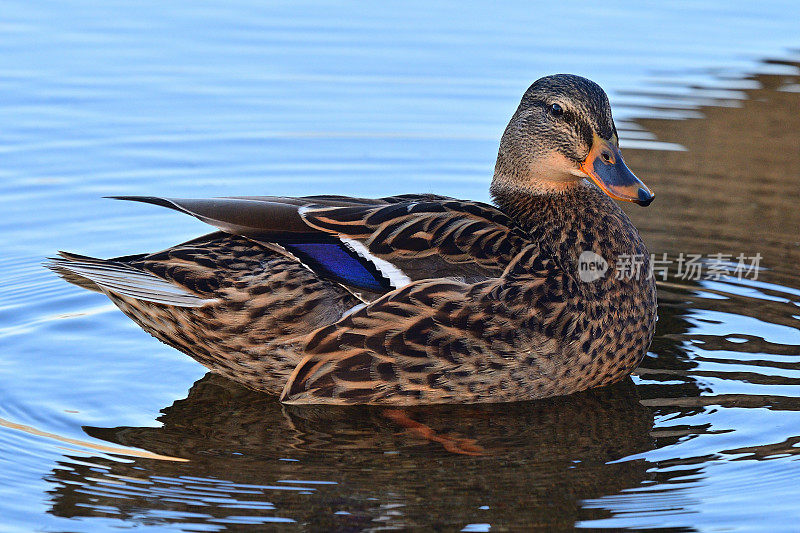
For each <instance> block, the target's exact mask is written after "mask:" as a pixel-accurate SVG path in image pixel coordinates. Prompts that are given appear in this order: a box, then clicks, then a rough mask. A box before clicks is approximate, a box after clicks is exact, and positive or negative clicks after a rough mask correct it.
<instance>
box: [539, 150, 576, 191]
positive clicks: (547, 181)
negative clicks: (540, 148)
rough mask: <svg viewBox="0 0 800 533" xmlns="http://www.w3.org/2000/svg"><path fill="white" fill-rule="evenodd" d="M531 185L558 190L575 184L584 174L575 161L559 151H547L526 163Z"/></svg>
mask: <svg viewBox="0 0 800 533" xmlns="http://www.w3.org/2000/svg"><path fill="white" fill-rule="evenodd" d="M528 177H529V179H530V182H531V185H533V186H535V187H536V188H538V189H547V190H558V189H563V188H566V187H571V186H573V185H575V183H576V182H577V181H579V180H580V179H582V178H585V177H586V175H585V174H584V173H582V172H581V171H580V168H579V166H578V164H577V163H575V161H573V160H571V159H570V158H568V157H567V156H565V155H564V154H562V153H560V152H547V153H545V154H542V155H541V156H539V157H538V158H537V159H536V160H534V161H531V162H530V164H529V165H528Z"/></svg>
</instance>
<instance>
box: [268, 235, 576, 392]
mask: <svg viewBox="0 0 800 533" xmlns="http://www.w3.org/2000/svg"><path fill="white" fill-rule="evenodd" d="M521 257H522V261H524V262H525V263H526V264H525V265H523V268H524V269H525V271H526V272H529V273H530V274H525V275H524V279H523V278H520V279H519V280H517V282H516V283H515V284H508V283H504V282H503V280H502V279H494V280H488V281H485V282H482V283H477V284H471V285H470V284H464V283H459V282H455V281H450V280H443V279H440V280H428V281H417V282H414V283H412V284H410V285H408V286H406V287H405V288H403V289H401V290H398V291H394V292H392V293H390V294H387V295H385V296H383V297H381V298H380V299H378V300H376V301H375V302H372V303H371V304H369V305H367V306H366V307H364V308H362V309H360V310H357V311H355V312H353V313H352V314H350V315H348V316H346V317H344V318H342V319H341V320H339V321H338V322H336V323H334V324H331V325H329V326H326V327H324V328H321V329H319V330H317V331H316V332H314V333H313V334H312V335H311V336H310V337H309V338H308V339H307V341H306V345H305V349H304V352H305V354H306V355H305V356H304V358H303V360H302V361H301V362H300V364H299V365H298V366H297V368H296V369H295V370H294V372H293V373H292V375H291V376H290V378H289V380H288V382H287V384H286V386H285V388H284V390H283V394H282V396H281V400H282V401H284V402H287V403H293V404H322V403H326V404H351V403H359V404H360V403H369V404H382V405H411V404H417V403H461V402H463V403H472V402H481V401H515V400H519V399H522V398H530V397H535V396H536V393H537V390H538V389H541V388H543V387H547V386H550V387H552V385H553V384H552V383H551V382H550V381H552V380H551V379H550V378H549V377H548V373H549V370H550V369H548V368H546V364H547V363H548V362H549V361H550V359H549V357H547V356H548V354H556V353H559V350H560V349H561V347H560V346H559V344H558V343H559V342H561V341H560V339H561V338H562V334H563V332H564V329H565V328H568V327H569V326H568V325H569V324H570V323H571V320H570V317H569V313H568V312H567V311H565V309H566V305H565V304H564V298H563V296H564V293H563V287H564V285H563V283H562V281H563V279H562V277H561V274H560V273H559V271H558V269H556V268H554V267H553V265H551V264H550V263H549V261H548V260H547V259H543V258H542V256H541V254H539V253H538V251H537V250H536V247H535V245H531V246H530V247H529V253H528V252H523V253H522V254H521ZM517 261H518V260H515V263H516V262H517ZM521 345H527V346H532V347H533V351H531V352H530V353H527V354H526V353H520V350H519V346H521ZM540 356H541V357H540ZM542 365H545V366H542Z"/></svg>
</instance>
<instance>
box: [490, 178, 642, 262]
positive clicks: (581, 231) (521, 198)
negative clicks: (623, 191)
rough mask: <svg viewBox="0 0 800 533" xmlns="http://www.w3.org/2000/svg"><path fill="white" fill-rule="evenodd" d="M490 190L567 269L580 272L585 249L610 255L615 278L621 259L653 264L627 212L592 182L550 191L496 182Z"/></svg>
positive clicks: (513, 217) (543, 247) (512, 216)
mask: <svg viewBox="0 0 800 533" xmlns="http://www.w3.org/2000/svg"><path fill="white" fill-rule="evenodd" d="M491 193H492V197H493V198H494V201H495V203H496V204H497V205H498V206H499V207H500V208H501V209H502V210H503V211H504V212H505V213H506V214H508V215H509V216H510V217H511V218H512V219H513V220H514V221H515V222H516V223H517V224H518V225H519V226H520V227H521V228H522V229H523V230H525V231H526V232H527V233H529V234H530V236H531V239H532V240H533V241H534V242H537V243H539V245H540V247H541V248H542V249H543V251H545V252H546V253H548V254H549V255H550V256H551V257H552V258H553V260H555V261H556V262H557V263H558V264H559V266H561V267H562V269H563V270H564V271H565V272H571V273H577V265H578V259H579V257H580V256H581V254H582V253H583V252H586V251H590V252H593V253H595V254H598V255H599V256H601V257H602V258H603V259H605V260H606V261H607V263H608V267H609V269H610V274H611V275H612V276H613V275H614V269H615V267H616V265H617V264H618V261H620V260H622V261H625V260H626V258H629V257H632V256H638V257H640V258H641V259H640V260H641V261H642V262H643V265H642V267H646V268H649V267H648V265H649V256H648V255H647V249H646V247H645V246H644V243H643V242H642V239H641V237H640V236H639V232H638V231H636V228H635V227H634V226H633V224H632V223H631V221H630V219H629V218H628V216H627V215H626V214H625V213H624V212H623V211H622V209H620V208H619V206H618V205H617V204H616V203H615V202H614V201H613V200H611V199H610V198H609V197H608V196H606V195H605V194H603V192H602V191H600V190H599V189H598V188H597V187H594V186H593V185H591V184H589V183H587V182H583V183H579V184H576V185H575V186H573V187H569V188H567V189H565V190H563V191H559V192H556V193H552V192H548V193H546V194H535V193H533V192H531V191H528V190H520V189H517V188H514V187H507V186H504V185H495V184H493V185H492V188H491ZM632 260H634V261H635V260H637V259H632ZM643 274H644V275H647V272H646V271H645V272H643Z"/></svg>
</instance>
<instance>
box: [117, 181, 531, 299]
mask: <svg viewBox="0 0 800 533" xmlns="http://www.w3.org/2000/svg"><path fill="white" fill-rule="evenodd" d="M119 198H120V199H125V200H134V201H139V202H146V203H151V204H156V205H160V206H164V207H169V208H171V209H175V210H177V211H181V212H183V213H186V214H190V215H192V216H194V217H196V218H198V219H200V220H202V221H204V222H206V223H208V224H211V225H213V226H216V227H217V228H219V229H221V230H223V231H225V232H227V233H231V234H235V235H241V236H244V237H247V238H250V239H253V240H256V241H259V242H271V243H277V244H280V245H281V246H284V247H285V248H286V249H287V250H289V251H290V252H291V253H293V254H295V255H296V256H297V257H298V259H300V260H301V261H302V262H304V263H305V264H307V265H308V266H309V268H311V269H312V270H314V271H315V272H318V273H319V274H320V275H322V276H326V277H331V278H333V279H335V280H337V281H339V282H341V283H343V284H344V285H346V286H350V287H352V288H354V289H359V290H365V291H369V292H372V293H376V294H384V293H386V292H389V291H391V290H394V289H397V288H400V287H403V286H405V285H407V284H408V283H410V282H412V281H415V280H422V279H433V278H455V279H459V280H463V281H466V282H470V283H471V282H477V281H481V280H484V279H489V278H493V277H497V276H499V275H501V274H502V272H503V270H504V269H505V267H506V266H507V265H508V263H509V262H510V261H511V259H512V258H513V257H514V256H515V255H516V254H517V253H519V251H520V250H521V249H522V248H523V247H524V246H525V245H526V244H528V243H529V242H528V240H527V239H526V236H525V234H524V233H523V232H521V231H520V230H519V229H518V228H516V227H515V226H514V224H513V223H512V221H511V220H510V219H509V218H508V217H507V216H506V215H505V214H503V213H502V212H501V211H500V210H498V209H497V208H495V207H493V206H491V205H488V204H484V203H481V202H473V201H465V200H456V199H453V198H448V197H443V196H433V195H403V196H393V197H387V198H379V199H365V198H349V197H342V196H311V197H303V198H284V197H270V196H262V197H234V198H212V199H178V198H159V197H130V196H128V197H119Z"/></svg>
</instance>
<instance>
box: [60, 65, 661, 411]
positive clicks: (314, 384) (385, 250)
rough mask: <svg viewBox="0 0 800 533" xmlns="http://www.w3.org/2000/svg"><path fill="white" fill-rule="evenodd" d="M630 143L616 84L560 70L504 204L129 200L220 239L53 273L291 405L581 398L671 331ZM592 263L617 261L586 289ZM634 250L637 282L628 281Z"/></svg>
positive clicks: (505, 166) (540, 93) (525, 110)
mask: <svg viewBox="0 0 800 533" xmlns="http://www.w3.org/2000/svg"><path fill="white" fill-rule="evenodd" d="M617 144H618V143H617V136H616V129H615V128H614V124H613V120H612V119H611V111H610V107H609V105H608V99H607V98H606V96H605V93H604V92H603V91H602V89H600V88H599V87H598V86H597V85H596V84H594V83H593V82H591V81H589V80H586V79H584V78H579V77H577V76H570V75H557V76H549V77H546V78H542V79H540V80H538V81H537V82H536V83H534V84H533V85H532V86H531V88H530V89H529V90H528V91H527V92H526V93H525V96H524V97H523V99H522V102H521V104H520V106H519V109H518V110H517V112H516V113H515V114H514V117H512V120H511V122H510V123H509V126H508V128H507V129H506V132H505V134H504V135H503V139H502V142H501V147H500V152H499V155H498V162H497V167H496V170H495V177H494V180H493V182H492V189H491V190H492V195H493V197H494V199H495V202H496V204H497V206H492V205H489V204H484V203H481V202H474V201H465V200H457V199H453V198H447V197H442V196H434V195H405V196H396V197H389V198H382V199H374V200H371V199H356V198H346V197H337V196H316V197H306V198H280V197H246V198H223V199H210V200H179V199H164V198H154V197H133V198H128V199H133V200H138V201H144V202H148V203H154V204H157V205H162V206H166V207H170V208H173V209H176V210H179V211H182V212H184V213H187V214H191V215H193V216H196V217H197V218H200V219H201V220H203V221H205V222H208V223H210V224H212V225H215V226H217V228H219V229H220V230H222V231H220V232H217V233H212V234H210V235H206V236H204V237H201V238H199V239H195V240H193V241H190V242H187V243H184V244H181V245H178V246H175V247H172V248H170V249H168V250H165V251H163V252H159V253H156V254H150V255H138V256H129V257H123V258H117V259H111V260H100V259H93V258H88V257H83V256H78V255H74V254H66V253H62V255H61V257H60V258H56V259H53V260H52V262H51V263H50V265H49V266H50V267H51V268H52V269H54V270H56V271H57V272H59V273H60V274H61V275H63V276H64V277H65V278H66V279H67V280H68V281H71V282H73V283H76V284H78V285H81V286H83V287H85V288H89V289H93V290H99V291H102V292H104V293H105V294H106V295H108V296H109V297H110V298H111V300H112V301H113V302H114V303H115V304H116V305H117V306H119V307H120V309H122V310H123V311H124V312H125V313H126V314H127V315H128V316H129V317H131V318H132V319H133V320H134V321H136V322H137V323H138V324H139V325H141V326H142V327H143V328H144V329H145V330H146V331H148V332H149V333H151V334H152V335H153V336H155V337H156V338H158V339H159V340H161V341H163V342H165V343H167V344H169V345H171V346H173V347H175V348H177V349H179V350H181V351H183V352H185V353H187V354H188V355H190V356H191V357H193V358H195V359H196V360H197V361H199V362H201V363H202V364H204V365H206V366H207V367H208V368H210V369H211V370H213V371H215V372H217V373H220V374H222V375H225V376H227V377H229V378H231V379H233V380H235V381H238V382H240V383H243V384H244V385H246V386H248V387H251V388H254V389H257V390H262V391H265V392H268V393H271V394H280V395H281V399H282V400H283V401H285V402H289V403H332V404H347V403H375V404H386V405H409V404H418V403H445V402H447V403H469V402H504V401H517V400H527V399H532V398H542V397H547V396H554V395H560V394H569V393H572V392H576V391H580V390H584V389H587V388H590V387H596V386H599V385H604V384H607V383H611V382H614V381H617V380H619V379H621V378H623V377H624V376H626V375H627V374H629V373H630V372H631V371H632V370H633V369H634V368H635V367H636V365H637V364H638V363H639V361H640V360H641V358H642V357H643V355H644V353H645V352H646V350H647V347H648V346H649V344H650V340H651V338H652V335H653V329H654V325H655V320H656V298H655V285H654V283H653V280H652V278H651V277H649V276H648V275H647V273H648V261H649V257H648V254H647V250H646V249H645V246H644V244H643V243H642V240H641V238H640V237H639V234H638V232H637V231H636V228H634V227H633V225H632V224H631V222H630V220H629V219H628V217H627V216H626V215H625V214H624V213H623V211H622V210H621V209H620V208H619V207H618V206H617V205H616V204H615V203H614V202H613V201H611V199H610V198H609V195H610V196H613V197H615V198H617V199H623V200H630V201H635V202H637V203H640V204H642V205H647V204H649V203H650V201H651V200H652V193H650V191H649V189H647V188H646V187H645V186H644V185H643V184H642V183H641V182H640V181H638V180H637V179H636V178H635V176H633V174H631V173H630V171H629V170H628V169H627V167H626V166H625V164H624V162H623V161H622V157H621V155H620V154H619V150H618V147H617ZM586 178H589V179H591V180H592V181H594V183H595V184H596V185H594V184H591V183H589V182H588V181H587V180H586ZM604 193H605V194H604ZM585 251H591V252H593V253H595V254H597V255H599V256H600V257H602V258H603V259H604V260H605V261H607V263H608V264H609V265H611V268H609V269H608V271H606V272H605V274H603V275H600V276H599V278H598V279H595V280H589V281H582V280H581V278H580V276H579V271H578V260H579V256H580V255H581V253H582V252H585ZM626 257H636V258H639V260H638V261H639V262H640V263H641V266H640V268H641V271H640V275H638V276H622V277H621V278H620V276H615V272H614V268H613V265H614V264H615V263H616V261H617V260H618V259H620V258H626ZM618 278H620V279H618Z"/></svg>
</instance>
